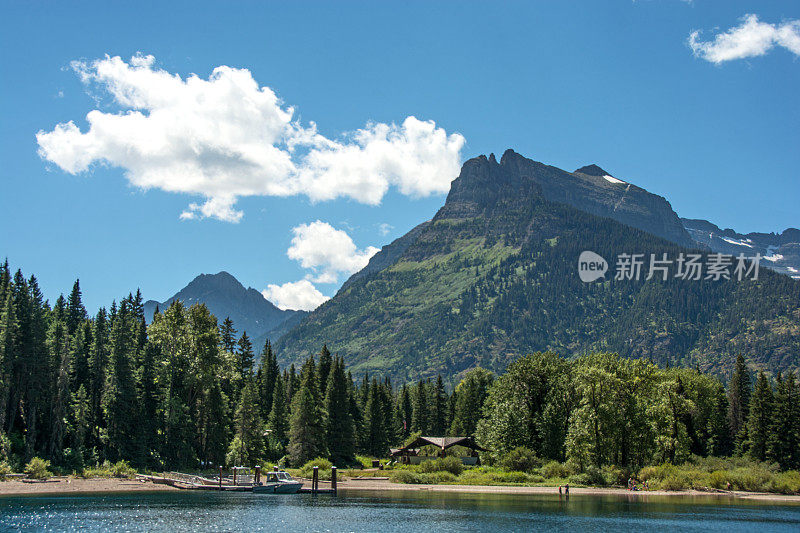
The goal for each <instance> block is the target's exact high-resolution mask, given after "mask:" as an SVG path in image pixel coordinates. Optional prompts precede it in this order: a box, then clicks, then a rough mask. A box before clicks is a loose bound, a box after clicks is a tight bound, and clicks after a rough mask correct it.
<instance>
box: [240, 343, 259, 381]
mask: <svg viewBox="0 0 800 533" xmlns="http://www.w3.org/2000/svg"><path fill="white" fill-rule="evenodd" d="M236 355H237V356H238V360H239V368H238V369H237V370H238V371H239V375H241V376H242V379H243V380H248V381H249V380H250V379H251V378H252V377H253V360H254V359H255V356H254V355H253V345H252V343H251V342H250V337H248V336H247V332H246V331H245V332H242V336H241V337H239V342H238V343H237V351H236Z"/></svg>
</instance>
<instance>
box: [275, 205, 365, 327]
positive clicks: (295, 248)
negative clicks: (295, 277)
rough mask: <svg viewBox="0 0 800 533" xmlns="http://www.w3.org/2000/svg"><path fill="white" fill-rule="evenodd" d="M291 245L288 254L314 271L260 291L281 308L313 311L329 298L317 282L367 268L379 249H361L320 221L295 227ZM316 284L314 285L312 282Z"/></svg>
mask: <svg viewBox="0 0 800 533" xmlns="http://www.w3.org/2000/svg"><path fill="white" fill-rule="evenodd" d="M292 233H293V234H294V237H292V243H291V245H290V246H289V249H288V250H286V255H287V256H288V257H289V258H290V259H294V260H295V261H298V262H299V263H300V266H302V267H303V268H305V269H308V270H310V271H311V273H309V274H308V275H307V276H306V278H305V279H302V280H300V281H292V282H288V283H284V284H283V285H274V284H270V285H268V286H267V288H266V289H264V290H263V291H261V294H263V295H264V298H266V299H267V300H270V301H271V302H272V303H274V304H275V305H276V306H278V307H279V308H280V309H303V310H305V311H311V310H314V309H316V308H317V307H319V306H320V305H321V304H322V303H323V302H325V301H326V300H328V299H329V298H328V297H327V296H325V295H324V294H322V293H321V292H320V291H319V290H318V289H317V288H316V287H315V286H314V283H336V282H337V281H338V279H339V274H346V275H350V274H352V273H354V272H357V271H359V270H361V269H362V268H364V267H365V266H367V263H368V262H369V258H370V257H372V256H373V255H375V254H376V253H377V252H378V248H375V247H374V246H367V247H366V248H364V249H363V250H359V249H358V248H357V247H356V244H355V243H354V242H353V239H351V238H350V235H348V234H347V232H345V231H342V230H339V229H336V228H334V227H333V226H331V225H330V224H328V223H327V222H322V221H320V220H317V221H315V222H311V223H309V224H300V225H299V226H296V227H294V228H292ZM312 282H313V283H312Z"/></svg>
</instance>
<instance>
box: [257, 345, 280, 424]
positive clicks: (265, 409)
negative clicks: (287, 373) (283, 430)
mask: <svg viewBox="0 0 800 533" xmlns="http://www.w3.org/2000/svg"><path fill="white" fill-rule="evenodd" d="M279 376H280V369H279V368H278V360H277V358H276V357H275V354H274V353H272V343H270V341H269V339H267V340H266V342H265V343H264V350H263V352H262V354H261V367H260V368H259V380H258V383H259V396H260V405H261V415H262V416H263V417H264V419H265V420H266V418H267V417H268V416H269V413H270V411H271V410H272V401H273V400H272V395H273V394H274V392H273V391H274V389H275V382H276V381H277V380H278V378H279Z"/></svg>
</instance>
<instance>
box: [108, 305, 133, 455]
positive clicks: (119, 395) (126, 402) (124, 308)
mask: <svg viewBox="0 0 800 533" xmlns="http://www.w3.org/2000/svg"><path fill="white" fill-rule="evenodd" d="M129 305H130V304H129V302H128V301H127V300H123V301H122V303H121V305H120V307H119V311H118V313H117V316H116V318H115V320H114V322H113V324H112V331H111V339H110V341H111V365H110V372H109V381H108V387H107V389H106V392H105V398H104V411H105V419H106V424H107V431H108V448H107V450H108V452H109V455H110V456H111V458H112V460H119V459H125V460H127V461H131V462H134V463H136V464H138V463H139V461H140V459H141V457H140V456H139V449H138V446H137V444H138V442H139V439H138V438H137V431H138V428H139V426H140V418H139V403H138V398H137V394H136V382H135V378H134V374H133V368H132V367H131V363H132V360H133V357H134V352H133V348H134V339H133V324H132V320H131V316H130V313H129V311H130V307H129Z"/></svg>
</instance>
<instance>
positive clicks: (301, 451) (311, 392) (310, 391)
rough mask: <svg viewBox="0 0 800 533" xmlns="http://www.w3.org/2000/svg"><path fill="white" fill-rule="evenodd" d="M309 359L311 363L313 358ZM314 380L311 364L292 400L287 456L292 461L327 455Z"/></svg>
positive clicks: (321, 414) (298, 461)
mask: <svg viewBox="0 0 800 533" xmlns="http://www.w3.org/2000/svg"><path fill="white" fill-rule="evenodd" d="M311 362H312V364H313V360H312V361H311ZM315 381H316V375H315V372H314V371H313V366H312V367H311V370H309V371H307V372H306V373H305V375H304V378H303V381H302V384H301V386H300V390H299V391H298V392H297V394H295V397H294V399H293V400H292V415H291V424H290V429H289V457H290V460H291V463H292V464H293V465H300V464H304V463H305V462H306V461H309V460H310V459H311V458H313V457H320V456H324V455H327V446H326V442H325V425H324V418H323V412H322V409H321V407H320V405H319V396H318V393H317V388H316V383H315Z"/></svg>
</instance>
